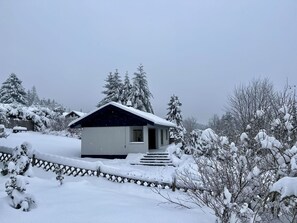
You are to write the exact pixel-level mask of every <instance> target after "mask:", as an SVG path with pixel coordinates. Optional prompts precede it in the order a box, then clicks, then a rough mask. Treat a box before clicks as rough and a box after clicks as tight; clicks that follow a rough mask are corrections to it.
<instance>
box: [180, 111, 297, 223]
mask: <svg viewBox="0 0 297 223" xmlns="http://www.w3.org/2000/svg"><path fill="white" fill-rule="evenodd" d="M263 115H265V114H264V112H263V111H259V112H257V114H256V115H255V117H254V118H253V119H252V120H251V122H250V123H249V124H248V126H247V128H246V131H245V132H243V133H242V134H241V135H240V137H239V139H238V140H237V141H238V143H237V144H235V143H234V142H231V143H229V142H228V139H227V138H226V137H219V136H218V135H216V134H215V132H214V131H213V130H211V129H206V130H204V131H199V132H196V133H193V137H192V141H191V143H190V145H191V149H192V151H193V157H194V159H195V162H196V165H194V166H193V165H192V166H191V168H188V169H186V170H184V171H183V172H180V173H178V175H177V176H178V180H179V183H180V184H181V185H183V186H185V187H188V188H189V189H190V190H189V191H188V195H189V198H190V199H191V201H192V202H194V203H196V204H197V205H198V206H201V205H206V206H208V207H210V208H212V209H213V210H214V212H215V214H216V216H217V217H218V218H219V220H220V221H221V222H230V221H234V222H250V221H253V222H271V221H273V220H289V222H294V221H296V219H295V218H296V217H295V216H296V215H297V209H296V203H297V202H296V201H297V198H296V194H295V190H293V189H292V186H291V185H290V182H292V181H293V180H284V179H286V177H291V178H292V179H295V178H296V176H297V146H296V141H295V142H294V143H293V140H292V131H293V129H295V128H296V125H295V124H294V122H293V118H290V117H291V116H290V115H289V114H288V113H284V114H280V116H279V117H276V118H278V120H277V119H276V121H275V122H273V123H272V127H273V129H274V132H275V133H276V132H277V134H275V135H273V134H272V133H271V131H270V129H268V130H265V129H260V130H258V131H255V129H258V128H259V126H261V120H262V117H263ZM276 130H277V131H276ZM269 132H270V133H269ZM292 145H293V146H292ZM294 182H295V181H294ZM271 188H272V189H271ZM288 191H290V192H288ZM292 191H293V192H294V193H293V192H292ZM288 194H290V195H288Z"/></svg>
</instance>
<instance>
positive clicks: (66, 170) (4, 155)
mask: <svg viewBox="0 0 297 223" xmlns="http://www.w3.org/2000/svg"><path fill="white" fill-rule="evenodd" d="M11 157H12V155H11V153H9V152H8V151H0V162H9V160H10V159H11ZM31 165H32V166H33V167H37V168H42V169H44V170H45V171H47V172H48V171H51V172H54V171H55V167H56V166H57V165H58V166H59V167H60V168H61V169H62V170H63V174H64V175H67V176H74V177H77V176H81V177H83V176H96V177H104V178H106V179H107V180H110V181H112V182H117V183H135V184H137V185H140V186H145V187H151V188H158V189H171V190H172V191H175V190H180V191H184V192H186V191H187V190H188V189H187V188H184V187H178V186H177V185H176V180H175V179H174V180H173V182H172V183H165V182H158V181H153V182H152V181H148V180H143V179H137V178H133V177H126V176H120V175H118V174H111V173H105V172H102V171H101V170H100V167H99V168H98V169H97V170H92V169H88V168H82V167H75V166H71V165H66V164H62V163H55V162H52V161H47V160H44V159H41V158H38V155H36V154H33V155H32V157H31Z"/></svg>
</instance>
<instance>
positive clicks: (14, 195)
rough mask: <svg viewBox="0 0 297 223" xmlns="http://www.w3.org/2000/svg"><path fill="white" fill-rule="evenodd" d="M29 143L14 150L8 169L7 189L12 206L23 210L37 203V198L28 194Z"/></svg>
mask: <svg viewBox="0 0 297 223" xmlns="http://www.w3.org/2000/svg"><path fill="white" fill-rule="evenodd" d="M29 149H30V146H29V144H28V143H23V144H22V145H21V146H20V147H16V148H15V149H14V151H13V156H12V159H11V161H10V162H9V163H8V166H7V170H8V173H9V174H10V178H9V180H8V181H7V182H6V183H5V191H6V193H7V195H8V196H9V198H10V202H11V205H12V207H14V208H16V209H21V210H23V211H30V210H31V208H32V207H33V206H34V205H35V200H34V198H33V197H32V195H30V194H26V193H25V192H26V185H28V184H29V182H28V180H27V179H26V177H25V176H24V174H25V173H26V172H27V171H28V170H29V166H30V159H29V158H28V150H29Z"/></svg>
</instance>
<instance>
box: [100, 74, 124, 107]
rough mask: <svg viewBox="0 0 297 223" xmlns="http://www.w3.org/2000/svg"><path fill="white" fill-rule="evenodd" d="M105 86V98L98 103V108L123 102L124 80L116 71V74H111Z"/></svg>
mask: <svg viewBox="0 0 297 223" xmlns="http://www.w3.org/2000/svg"><path fill="white" fill-rule="evenodd" d="M105 82H106V84H105V85H104V88H105V90H104V91H103V92H102V93H103V94H104V95H105V97H104V98H103V99H102V100H101V101H100V102H99V103H98V105H97V107H101V106H103V105H105V104H107V103H109V102H111V101H114V102H121V100H120V99H121V92H122V87H123V84H122V80H121V78H120V75H119V72H118V70H117V69H116V71H115V73H111V72H110V73H109V75H108V76H107V79H106V80H105Z"/></svg>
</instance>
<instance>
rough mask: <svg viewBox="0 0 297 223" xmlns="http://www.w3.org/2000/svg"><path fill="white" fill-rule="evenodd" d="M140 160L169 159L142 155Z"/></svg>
mask: <svg viewBox="0 0 297 223" xmlns="http://www.w3.org/2000/svg"><path fill="white" fill-rule="evenodd" d="M141 160H170V159H169V158H167V157H144V158H141Z"/></svg>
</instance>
